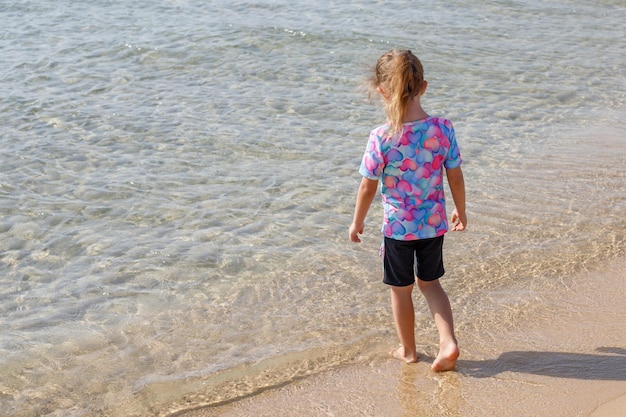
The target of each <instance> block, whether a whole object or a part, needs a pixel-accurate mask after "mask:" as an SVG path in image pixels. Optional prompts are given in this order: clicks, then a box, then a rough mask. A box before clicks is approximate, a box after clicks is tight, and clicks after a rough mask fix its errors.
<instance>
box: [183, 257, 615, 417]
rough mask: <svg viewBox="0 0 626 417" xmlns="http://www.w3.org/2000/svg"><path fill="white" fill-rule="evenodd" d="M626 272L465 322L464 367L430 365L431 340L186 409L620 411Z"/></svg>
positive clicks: (229, 414) (599, 272)
mask: <svg viewBox="0 0 626 417" xmlns="http://www.w3.org/2000/svg"><path fill="white" fill-rule="evenodd" d="M625 271H626V262H625V261H623V260H621V259H620V260H613V261H610V262H607V264H605V265H598V266H596V268H595V269H594V270H592V271H589V272H580V273H579V274H578V275H574V276H571V277H564V278H562V280H560V282H557V283H555V286H554V288H553V289H552V290H551V291H549V292H548V293H541V294H537V295H536V301H535V302H534V303H533V308H531V309H529V311H528V312H527V313H524V314H523V315H522V316H520V317H518V318H517V319H518V320H519V323H520V325H519V327H516V328H515V329H502V328H475V329H471V328H467V327H466V328H462V329H458V337H459V340H460V345H461V349H462V356H461V358H460V360H459V362H458V366H457V370H456V371H455V372H447V373H443V374H437V373H434V372H432V371H431V370H430V365H431V363H432V360H433V357H434V355H435V354H436V352H435V351H434V350H430V348H429V347H428V346H429V343H430V341H427V342H425V344H424V348H423V351H426V352H425V353H424V354H422V356H421V358H420V362H419V363H417V364H413V365H404V364H402V363H400V362H398V361H396V360H393V359H390V358H388V357H387V355H386V353H385V352H383V351H381V352H380V353H379V354H377V355H375V356H374V357H372V358H371V359H370V360H368V362H367V363H360V364H358V365H348V366H345V367H340V368H336V369H333V370H331V371H328V372H324V373H321V374H317V375H312V376H310V377H307V378H304V379H301V380H297V381H294V382H293V383H290V384H287V385H284V386H281V387H275V388H272V389H268V390H266V391H264V392H262V393H260V394H258V395H255V396H250V397H246V398H242V399H239V400H238V401H234V402H229V403H226V404H220V405H218V406H214V407H210V408H202V409H197V410H192V411H187V412H183V413H179V414H177V415H180V416H185V417H207V416H220V417H237V416H258V417H261V416H268V417H269V416H272V417H274V416H294V417H296V416H298V417H301V416H311V417H312V416H316V417H317V416H341V417H350V416H355V417H356V416H373V417H377V416H381V417H383V416H384V417H390V416H398V417H400V416H402V417H409V416H464V417H472V416H476V417H479V416H480V417H488V416H494V417H495V416H550V417H558V416H562V417H573V416H592V417H619V416H621V415H623V414H622V413H623V410H625V409H626V332H625V328H624V323H625V322H626V272H625ZM478 301H479V300H478ZM502 314H507V311H506V307H503V311H502ZM516 314H519V313H516ZM392 342H393V341H392V340H390V343H392ZM418 345H419V342H418Z"/></svg>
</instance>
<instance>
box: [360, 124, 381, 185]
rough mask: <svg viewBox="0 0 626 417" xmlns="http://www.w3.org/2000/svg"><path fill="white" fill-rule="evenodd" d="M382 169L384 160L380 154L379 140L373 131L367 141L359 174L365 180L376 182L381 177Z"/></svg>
mask: <svg viewBox="0 0 626 417" xmlns="http://www.w3.org/2000/svg"><path fill="white" fill-rule="evenodd" d="M384 168H385V158H384V155H383V152H382V147H381V138H380V136H379V135H378V134H377V133H376V131H375V130H374V131H372V133H370V137H369V140H368V141H367V146H366V148H365V153H364V154H363V160H362V161H361V167H360V168H359V173H360V174H361V175H363V176H364V177H365V178H368V179H371V180H378V179H380V178H381V177H382V175H383V169H384Z"/></svg>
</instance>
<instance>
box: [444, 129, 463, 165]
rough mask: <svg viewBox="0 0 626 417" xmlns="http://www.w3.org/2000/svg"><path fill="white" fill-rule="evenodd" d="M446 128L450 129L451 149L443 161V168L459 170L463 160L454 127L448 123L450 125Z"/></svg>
mask: <svg viewBox="0 0 626 417" xmlns="http://www.w3.org/2000/svg"><path fill="white" fill-rule="evenodd" d="M446 127H447V128H448V140H449V141H450V148H449V149H448V153H447V154H446V158H445V160H444V161H443V166H444V167H446V169H452V168H458V167H459V166H461V163H462V162H463V159H462V158H461V151H460V150H459V145H458V144H457V143H456V133H455V132H454V127H453V126H452V123H451V122H449V121H448V123H446Z"/></svg>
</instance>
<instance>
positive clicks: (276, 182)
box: [0, 0, 626, 416]
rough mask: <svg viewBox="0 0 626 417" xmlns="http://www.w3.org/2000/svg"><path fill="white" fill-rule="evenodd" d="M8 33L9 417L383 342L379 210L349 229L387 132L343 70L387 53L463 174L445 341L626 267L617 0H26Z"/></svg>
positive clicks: (233, 380)
mask: <svg viewBox="0 0 626 417" xmlns="http://www.w3.org/2000/svg"><path fill="white" fill-rule="evenodd" d="M0 20H1V22H2V29H0V51H1V52H2V59H1V60H0V77H1V79H2V82H1V83H0V145H1V146H0V152H1V153H0V155H1V165H0V414H1V415H3V416H5V415H6V416H44V415H49V416H98V415H112V416H116V415H119V416H145V415H168V414H170V413H174V412H176V411H180V410H184V409H189V408H194V407H199V406H203V405H211V404H219V403H222V402H224V401H230V400H232V399H236V398H239V397H242V396H245V395H251V394H254V393H256V392H259V391H261V390H263V389H265V388H267V387H272V386H278V385H281V384H284V383H288V382H289V381H292V380H294V379H298V378H302V377H306V375H309V374H312V373H316V372H320V371H323V370H324V369H329V368H331V367H335V366H340V365H342V364H346V363H353V362H359V361H364V360H367V358H368V355H372V354H376V353H377V352H379V351H380V350H381V349H383V347H385V348H386V347H388V346H393V345H394V344H396V343H397V341H396V337H395V334H394V330H393V322H392V319H391V316H390V308H389V301H388V293H387V291H386V289H385V288H384V286H383V285H382V284H381V283H380V278H381V266H380V259H379V258H378V256H377V250H378V245H379V244H380V233H379V229H380V222H381V208H380V207H379V204H374V205H373V206H372V209H371V210H370V214H369V217H368V219H367V223H366V232H365V235H364V236H363V240H364V242H363V243H362V244H360V245H355V244H352V243H350V242H349V240H348V237H347V229H348V225H349V223H350V221H351V217H352V209H353V206H354V197H355V194H356V188H357V186H358V183H359V181H360V177H359V174H358V166H359V163H360V159H361V156H362V154H363V151H364V148H365V143H366V140H367V135H368V133H369V130H370V129H372V128H373V127H375V126H376V125H378V124H380V123H381V122H383V121H384V114H383V112H382V110H381V106H380V103H379V102H378V99H377V98H376V97H372V99H371V100H369V101H368V99H367V91H366V90H365V89H363V88H362V87H363V81H364V80H365V79H366V78H367V76H368V74H369V72H368V71H369V70H370V68H371V66H372V65H373V64H374V62H375V61H376V59H377V58H378V56H380V55H381V54H382V53H383V52H385V51H387V50H389V49H391V48H396V47H404V48H409V49H411V50H412V51H413V52H414V53H415V54H416V55H418V56H419V57H420V58H421V59H422V61H423V63H424V66H425V71H426V79H427V80H428V81H429V88H428V91H427V94H426V95H425V97H424V103H423V104H424V106H425V108H426V109H427V111H428V112H429V113H430V114H433V115H438V116H443V117H447V118H450V119H451V120H452V121H453V123H454V125H455V128H456V131H457V138H458V141H459V144H460V147H461V151H462V155H463V158H464V161H465V162H464V165H463V167H464V173H465V177H466V185H467V200H468V217H469V225H468V230H467V231H466V232H463V233H450V234H449V235H447V237H446V243H445V249H444V250H445V262H446V268H447V274H446V277H445V278H444V280H443V282H444V286H445V287H446V289H447V290H448V292H449V295H450V298H451V302H452V304H453V309H454V311H455V320H456V323H457V329H458V330H457V331H458V333H459V334H460V335H461V337H462V334H463V332H469V331H478V332H480V331H485V329H486V328H488V327H489V326H517V325H519V324H518V323H517V321H516V317H517V316H518V315H519V314H522V313H528V311H530V310H532V308H533V304H534V303H536V302H538V300H537V294H538V293H539V292H541V291H545V290H546V289H552V288H554V290H558V289H559V286H562V285H565V284H564V283H563V280H562V277H564V276H567V275H568V274H571V273H573V272H577V271H580V270H584V269H585V268H589V267H591V266H594V265H598V264H599V263H601V262H604V261H607V260H610V259H612V258H615V257H618V256H622V255H623V254H624V249H625V245H626V244H625V227H626V217H625V216H624V213H625V212H626V186H625V183H626V122H625V120H626V107H625V102H626V100H625V90H626V89H625V87H626V81H625V77H626V70H625V69H624V62H625V59H626V44H625V43H624V39H625V36H624V35H625V32H624V22H625V21H626V4H625V3H624V2H623V1H621V0H598V1H583V0H564V1H559V2H544V1H538V0H522V1H506V0H500V1H491V2H483V1H474V0H472V1H450V2H438V3H434V4H433V2H425V1H417V2H409V1H400V0H396V1H388V2H380V1H374V0H361V1H345V2H332V1H318V2H308V1H300V0H298V1H280V0H275V1H263V2H261V1H223V2H217V1H209V2H201V1H192V0H170V1H151V0H138V1H134V2H121V1H110V0H108V1H104V0H98V1H72V2H70V1H67V0H60V1H54V2H52V1H44V0H27V1H5V2H3V3H2V4H1V5H0ZM450 206H451V204H450V205H449V207H448V209H449V210H451V207H450ZM416 305H417V306H416V309H417V342H418V347H419V349H420V350H422V351H427V352H431V353H432V352H436V350H434V351H433V349H436V331H435V330H434V327H433V325H432V322H431V320H430V318H429V314H428V310H427V308H426V306H425V305H424V303H422V302H417V303H416Z"/></svg>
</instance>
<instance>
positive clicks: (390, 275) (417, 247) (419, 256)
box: [383, 236, 444, 287]
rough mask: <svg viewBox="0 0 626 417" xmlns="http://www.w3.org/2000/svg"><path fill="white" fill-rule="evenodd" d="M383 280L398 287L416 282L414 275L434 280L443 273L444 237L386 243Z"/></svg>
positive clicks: (389, 241)
mask: <svg viewBox="0 0 626 417" xmlns="http://www.w3.org/2000/svg"><path fill="white" fill-rule="evenodd" d="M383 245H384V247H383V270H384V274H383V282H384V283H385V284H388V285H393V286H396V287H406V286H407V285H412V284H415V277H417V278H418V279H420V280H422V281H434V280H436V279H439V278H441V277H442V276H443V274H444V269H443V250H442V249H443V236H439V237H435V238H432V239H419V240H407V241H405V240H395V239H390V238H388V237H385V241H384V242H383Z"/></svg>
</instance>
